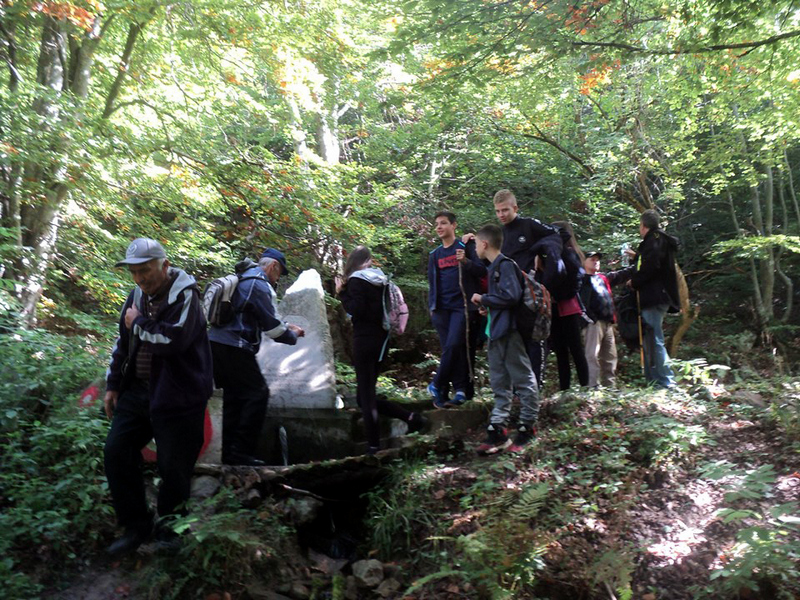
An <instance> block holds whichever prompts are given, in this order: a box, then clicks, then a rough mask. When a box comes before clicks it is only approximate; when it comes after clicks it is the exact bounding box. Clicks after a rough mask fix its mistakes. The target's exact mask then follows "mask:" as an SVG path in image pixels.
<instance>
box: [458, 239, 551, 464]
mask: <svg viewBox="0 0 800 600" xmlns="http://www.w3.org/2000/svg"><path fill="white" fill-rule="evenodd" d="M476 238H477V242H476V249H477V253H478V256H479V257H480V258H481V259H486V260H489V261H490V262H491V264H490V265H489V277H488V279H489V291H488V292H487V293H485V294H473V296H472V303H473V304H475V305H476V306H481V307H485V308H488V309H489V382H490V384H491V386H492V392H493V393H494V408H493V409H492V416H491V418H490V423H489V427H488V428H487V430H486V434H487V435H486V440H484V442H483V443H482V444H481V445H480V446H478V454H483V455H486V454H495V453H497V452H502V451H503V450H504V449H506V448H508V449H509V451H510V452H519V451H521V450H522V448H523V446H525V444H527V443H528V442H530V441H531V439H533V437H534V435H536V427H535V426H536V420H537V418H538V416H539V390H538V387H537V385H536V378H535V376H534V374H533V370H532V369H531V362H530V359H529V358H528V354H527V353H526V351H525V344H524V343H523V340H522V336H521V335H520V333H519V331H517V323H516V319H515V313H516V310H517V308H518V307H519V306H520V302H521V301H522V294H523V288H522V285H523V282H522V276H523V275H522V272H521V271H520V269H519V267H518V266H517V264H516V263H515V262H514V261H512V260H511V259H509V258H508V257H506V256H505V255H503V254H502V253H501V252H500V248H501V246H502V244H503V232H502V230H501V229H500V228H499V227H497V226H496V225H486V226H485V227H483V228H481V229H480V230H479V231H478V232H477V234H476ZM514 391H516V393H517V395H518V396H519V399H520V403H521V404H522V407H521V410H520V423H519V428H518V430H517V435H516V436H515V438H514V441H513V443H512V442H511V441H510V440H509V439H508V433H507V430H506V424H507V422H508V419H509V416H510V412H511V400H512V398H513V393H514Z"/></svg>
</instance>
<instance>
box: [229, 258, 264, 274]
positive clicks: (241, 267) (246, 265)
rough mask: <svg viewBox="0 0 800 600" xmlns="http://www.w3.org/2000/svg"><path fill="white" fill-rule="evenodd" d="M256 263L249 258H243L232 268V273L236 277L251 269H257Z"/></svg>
mask: <svg viewBox="0 0 800 600" xmlns="http://www.w3.org/2000/svg"><path fill="white" fill-rule="evenodd" d="M257 266H258V263H257V262H255V261H254V260H253V259H251V258H245V259H244V260H240V261H239V262H237V263H236V264H235V265H234V266H233V272H234V273H236V274H237V275H241V274H242V273H244V272H245V271H247V270H248V269H252V268H253V267H257Z"/></svg>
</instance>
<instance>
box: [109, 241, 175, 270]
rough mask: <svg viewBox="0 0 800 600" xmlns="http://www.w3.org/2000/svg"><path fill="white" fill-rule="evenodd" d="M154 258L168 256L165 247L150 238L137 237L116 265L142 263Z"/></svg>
mask: <svg viewBox="0 0 800 600" xmlns="http://www.w3.org/2000/svg"><path fill="white" fill-rule="evenodd" d="M154 258H167V253H166V252H164V247H163V246H162V245H161V244H159V243H158V242H157V241H155V240H151V239H150V238H136V239H135V240H133V241H132V242H131V243H130V245H129V246H128V249H127V250H126V251H125V259H124V260H121V261H119V262H117V263H116V264H115V265H114V266H115V267H121V266H122V265H140V264H142V263H146V262H148V261H151V260H153V259H154Z"/></svg>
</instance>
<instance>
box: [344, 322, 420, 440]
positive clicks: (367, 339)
mask: <svg viewBox="0 0 800 600" xmlns="http://www.w3.org/2000/svg"><path fill="white" fill-rule="evenodd" d="M384 339H385V338H384V337H383V336H355V337H353V366H354V367H355V370H356V385H357V387H356V400H357V401H358V406H359V407H360V408H361V414H362V415H363V416H364V432H365V434H366V437H367V444H369V446H371V447H372V448H378V447H379V446H380V442H381V432H380V428H379V426H378V415H382V416H385V417H391V418H394V419H401V420H403V421H408V418H409V417H410V416H411V413H410V412H409V411H407V410H406V409H404V408H402V407H400V406H398V405H397V404H394V403H393V402H389V401H388V400H379V399H378V396H377V392H376V390H375V386H376V385H377V383H378V372H379V371H380V362H379V360H378V359H379V357H380V355H381V348H382V347H383V342H384Z"/></svg>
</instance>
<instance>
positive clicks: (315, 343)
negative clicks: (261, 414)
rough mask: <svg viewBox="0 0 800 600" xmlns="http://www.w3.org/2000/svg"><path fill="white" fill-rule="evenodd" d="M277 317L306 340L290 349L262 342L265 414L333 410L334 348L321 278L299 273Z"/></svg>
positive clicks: (260, 357)
mask: <svg viewBox="0 0 800 600" xmlns="http://www.w3.org/2000/svg"><path fill="white" fill-rule="evenodd" d="M278 312H279V313H280V315H281V317H282V318H283V320H284V321H285V322H286V323H290V324H293V325H299V326H300V327H302V328H303V329H304V330H305V332H306V335H305V337H301V338H298V340H297V344H296V345H294V346H289V345H288V344H280V343H277V342H275V341H274V340H272V339H270V338H268V337H266V336H264V338H263V339H262V342H261V348H260V349H259V351H258V354H257V355H256V360H257V361H258V364H259V365H260V366H261V372H262V373H264V377H265V378H266V380H267V385H269V391H270V396H269V409H270V410H273V409H286V408H335V407H336V376H335V373H334V365H333V342H332V340H331V332H330V328H329V327H328V315H327V311H326V309H325V292H324V291H323V290H322V279H320V276H319V273H317V271H315V270H314V269H309V270H307V271H303V272H302V273H300V276H299V277H298V278H297V281H295V282H294V283H293V284H292V286H291V287H290V288H289V289H288V290H286V294H285V295H284V297H283V300H282V301H281V302H280V303H279V305H278Z"/></svg>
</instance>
